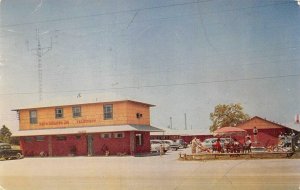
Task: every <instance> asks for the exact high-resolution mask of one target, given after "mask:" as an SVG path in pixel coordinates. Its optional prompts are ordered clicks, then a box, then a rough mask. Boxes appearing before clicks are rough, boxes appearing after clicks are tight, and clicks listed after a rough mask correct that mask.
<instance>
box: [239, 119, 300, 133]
mask: <svg viewBox="0 0 300 190" xmlns="http://www.w3.org/2000/svg"><path fill="white" fill-rule="evenodd" d="M255 119H259V120H262V121H264V122H267V123H270V124H272V125H273V126H276V127H270V128H287V129H293V128H290V127H288V126H285V125H282V124H280V123H276V122H274V121H270V120H267V119H264V118H261V117H259V116H254V117H252V118H251V119H249V120H247V121H244V122H242V123H240V124H238V125H237V126H236V127H240V128H243V127H242V126H243V125H245V124H247V123H249V122H251V121H253V120H255ZM253 127H254V126H251V128H249V127H246V128H243V129H253ZM256 127H257V128H258V129H259V126H256ZM293 130H296V129H293ZM296 131H299V130H296Z"/></svg>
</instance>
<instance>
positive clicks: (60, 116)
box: [55, 108, 64, 118]
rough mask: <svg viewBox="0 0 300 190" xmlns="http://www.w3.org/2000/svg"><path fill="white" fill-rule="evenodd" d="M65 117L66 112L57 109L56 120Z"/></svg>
mask: <svg viewBox="0 0 300 190" xmlns="http://www.w3.org/2000/svg"><path fill="white" fill-rule="evenodd" d="M63 117H64V111H63V109H62V108H56V109H55V118H63Z"/></svg>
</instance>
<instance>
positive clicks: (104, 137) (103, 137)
mask: <svg viewBox="0 0 300 190" xmlns="http://www.w3.org/2000/svg"><path fill="white" fill-rule="evenodd" d="M101 138H102V139H109V138H111V133H101Z"/></svg>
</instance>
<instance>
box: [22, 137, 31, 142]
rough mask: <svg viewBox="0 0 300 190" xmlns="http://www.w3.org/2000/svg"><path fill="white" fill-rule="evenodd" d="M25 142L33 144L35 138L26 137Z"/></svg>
mask: <svg viewBox="0 0 300 190" xmlns="http://www.w3.org/2000/svg"><path fill="white" fill-rule="evenodd" d="M24 141H25V142H32V141H33V137H24Z"/></svg>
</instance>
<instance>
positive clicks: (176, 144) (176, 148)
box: [162, 140, 180, 151]
mask: <svg viewBox="0 0 300 190" xmlns="http://www.w3.org/2000/svg"><path fill="white" fill-rule="evenodd" d="M162 141H163V142H164V143H166V144H168V145H169V146H170V148H171V149H172V150H175V151H176V150H178V149H179V147H180V144H179V143H177V142H174V141H172V140H162Z"/></svg>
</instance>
